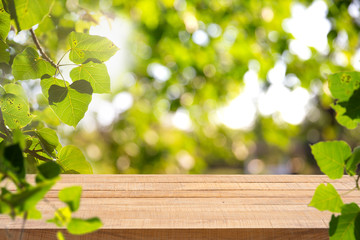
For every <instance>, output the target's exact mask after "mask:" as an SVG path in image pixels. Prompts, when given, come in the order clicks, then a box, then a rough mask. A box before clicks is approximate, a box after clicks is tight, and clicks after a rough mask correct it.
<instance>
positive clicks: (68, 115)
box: [41, 78, 92, 127]
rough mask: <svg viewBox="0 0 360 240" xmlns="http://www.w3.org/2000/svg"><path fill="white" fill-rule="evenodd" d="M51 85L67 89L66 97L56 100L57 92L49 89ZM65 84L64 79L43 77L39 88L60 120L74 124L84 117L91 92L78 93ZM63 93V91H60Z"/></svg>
mask: <svg viewBox="0 0 360 240" xmlns="http://www.w3.org/2000/svg"><path fill="white" fill-rule="evenodd" d="M52 86H58V87H62V89H65V88H66V89H67V94H66V97H65V98H64V99H63V100H62V101H60V102H58V100H59V99H58V97H57V94H58V92H54V91H49V90H50V88H51V87H52ZM71 86H72V85H70V87H69V86H68V84H67V85H66V86H65V83H64V81H62V80H59V79H56V78H45V79H42V80H41V88H42V91H43V94H44V95H45V97H46V98H47V99H48V100H49V104H51V105H50V107H51V108H52V109H53V110H54V112H55V113H56V115H57V116H58V117H59V118H60V120H61V121H63V122H64V123H66V124H67V125H70V126H74V127H76V125H77V124H78V122H79V121H80V120H81V119H82V118H83V117H84V115H85V113H86V111H87V109H88V105H89V103H90V102H91V98H92V96H91V94H87V93H80V92H79V91H78V89H73V88H72V87H71ZM62 93H64V91H63V92H62Z"/></svg>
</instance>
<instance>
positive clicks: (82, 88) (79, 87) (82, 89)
mask: <svg viewBox="0 0 360 240" xmlns="http://www.w3.org/2000/svg"><path fill="white" fill-rule="evenodd" d="M70 88H72V89H74V90H76V91H77V92H79V93H86V94H89V95H91V94H93V92H94V91H93V88H92V86H91V84H90V83H89V82H88V81H86V80H77V81H75V82H73V83H72V84H70Z"/></svg>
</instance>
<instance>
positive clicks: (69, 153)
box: [57, 145, 93, 174]
mask: <svg viewBox="0 0 360 240" xmlns="http://www.w3.org/2000/svg"><path fill="white" fill-rule="evenodd" d="M58 158H59V159H58V160H57V163H58V164H60V166H61V168H62V169H63V170H64V172H69V171H71V170H72V171H76V172H77V173H83V174H91V173H93V171H92V168H91V165H90V163H89V162H87V161H86V159H85V157H84V155H83V153H82V152H81V150H80V149H79V148H77V147H75V146H71V145H68V146H65V147H63V148H62V149H61V150H60V152H59V155H58Z"/></svg>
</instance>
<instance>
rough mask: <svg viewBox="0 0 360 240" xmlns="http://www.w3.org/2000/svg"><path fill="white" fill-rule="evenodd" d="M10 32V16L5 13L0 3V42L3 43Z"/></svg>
mask: <svg viewBox="0 0 360 240" xmlns="http://www.w3.org/2000/svg"><path fill="white" fill-rule="evenodd" d="M9 31H10V15H9V14H8V13H7V12H6V11H5V9H4V6H3V4H2V2H1V1H0V40H2V41H3V42H5V39H6V37H7V35H8V33H9Z"/></svg>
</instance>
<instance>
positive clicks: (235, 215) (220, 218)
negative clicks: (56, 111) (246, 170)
mask: <svg viewBox="0 0 360 240" xmlns="http://www.w3.org/2000/svg"><path fill="white" fill-rule="evenodd" d="M33 178H34V176H30V177H29V179H30V180H31V179H33ZM327 182H331V183H332V184H333V185H334V186H335V188H336V189H337V190H338V191H339V193H340V194H344V195H343V196H342V197H343V200H344V202H346V203H349V202H356V203H358V204H359V203H360V192H359V191H352V192H350V193H347V192H348V190H350V189H352V188H353V187H354V186H355V180H354V179H353V178H351V177H349V176H344V177H343V178H342V179H339V180H330V179H328V178H327V177H326V176H319V175H317V176H313V175H307V176H306V175H302V176H300V175H221V176H220V175H62V180H61V181H60V182H59V183H58V184H57V185H56V186H55V187H54V188H53V189H52V190H51V191H50V192H49V193H48V194H47V196H46V197H47V199H48V200H49V201H50V202H52V205H54V206H56V207H62V206H64V205H63V203H61V202H60V201H59V200H58V199H57V195H58V191H59V190H60V189H61V188H63V187H66V186H73V185H80V186H82V187H83V191H84V192H83V194H82V200H81V207H80V210H79V211H78V212H77V213H76V214H75V215H76V216H78V217H85V218H87V217H93V216H98V217H100V218H101V219H102V221H103V223H104V227H103V228H102V229H101V230H99V231H97V232H95V233H92V234H88V235H85V236H71V235H67V234H66V239H67V240H68V239H74V240H78V239H89V240H93V239H94V240H95V239H102V240H113V239H160V240H162V239H163V240H165V239H179V240H180V239H181V240H182V239H328V222H329V220H330V217H331V213H329V212H320V211H318V210H316V209H314V208H311V207H308V206H307V204H309V202H310V201H311V198H312V196H313V194H314V191H315V189H316V187H317V186H318V185H319V184H320V183H327ZM346 193H347V194H346ZM38 209H39V210H40V211H41V212H42V213H43V217H44V218H45V219H49V218H51V217H52V215H53V213H54V211H53V209H52V207H50V206H49V204H47V203H45V202H41V203H40V204H39V205H38ZM20 231H21V220H20V219H18V220H16V221H12V220H11V219H10V218H9V217H7V216H2V215H0V240H3V239H4V240H5V239H17V238H16V236H17V235H18V234H19V233H20ZM57 231H58V229H57V228H56V227H55V226H54V225H52V224H49V223H45V221H33V220H29V221H28V222H27V223H26V230H25V235H24V236H25V237H24V239H29V240H41V239H55V234H56V232H57ZM62 231H63V232H64V233H65V232H66V231H65V230H64V229H63V230H62ZM10 235H11V236H12V237H15V238H9V236H10Z"/></svg>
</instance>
